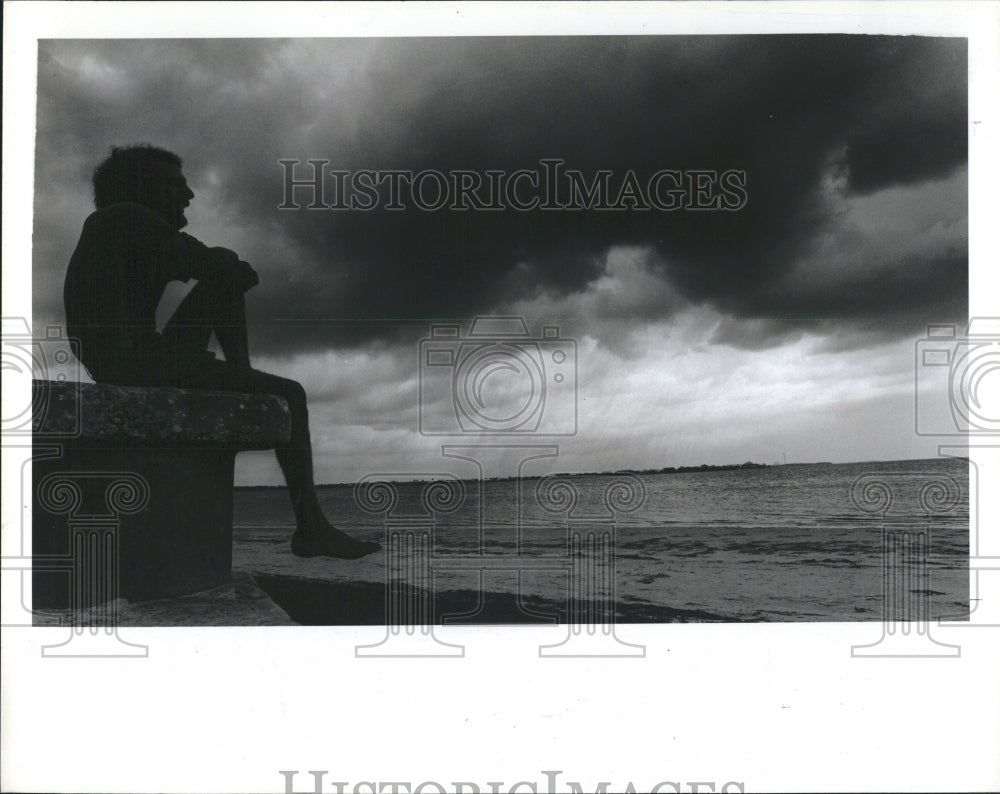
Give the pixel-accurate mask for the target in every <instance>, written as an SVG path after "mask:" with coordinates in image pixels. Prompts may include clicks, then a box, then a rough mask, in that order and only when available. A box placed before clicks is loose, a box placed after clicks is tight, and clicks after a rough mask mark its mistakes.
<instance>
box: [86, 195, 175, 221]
mask: <svg viewBox="0 0 1000 794" xmlns="http://www.w3.org/2000/svg"><path fill="white" fill-rule="evenodd" d="M87 220H88V221H94V222H96V223H100V222H111V221H132V222H137V223H149V224H153V225H156V226H166V225H167V222H166V221H165V220H163V218H161V217H160V216H159V215H157V214H156V213H155V212H153V210H151V209H150V208H149V207H147V206H145V205H144V204H137V203H135V202H134V201H119V202H117V203H115V204H108V205H106V206H104V207H101V208H100V209H97V210H94V212H92V213H91V214H90V217H89V218H87Z"/></svg>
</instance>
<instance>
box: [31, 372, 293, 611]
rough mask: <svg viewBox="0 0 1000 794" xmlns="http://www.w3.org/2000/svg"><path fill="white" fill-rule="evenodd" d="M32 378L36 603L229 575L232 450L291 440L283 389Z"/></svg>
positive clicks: (92, 599)
mask: <svg viewBox="0 0 1000 794" xmlns="http://www.w3.org/2000/svg"><path fill="white" fill-rule="evenodd" d="M33 387H34V397H35V399H34V402H33V408H34V414H33V427H34V436H33V439H32V441H33V453H32V455H33V456H32V466H31V468H32V478H33V486H32V507H33V519H32V543H33V548H32V555H33V576H32V583H33V603H34V605H35V606H36V607H42V608H50V609H73V610H80V609H85V608H87V607H90V606H92V605H94V604H100V603H104V602H107V601H113V600H115V599H118V598H123V599H126V600H128V601H129V602H137V601H144V600H149V599H158V598H170V597H173V596H178V595H184V594H187V593H195V592H199V591H202V590H207V589H210V588H213V587H218V586H220V585H223V584H226V583H227V582H229V581H230V578H231V574H232V556H233V550H232V546H233V542H232V541H233V468H234V463H235V458H236V453H237V452H239V451H240V450H247V449H268V448H271V447H274V446H275V445H276V444H278V443H281V442H283V441H286V440H287V439H288V436H289V434H290V432H291V417H290V414H289V411H288V406H287V405H286V403H285V401H284V400H283V399H282V398H279V397H275V396H271V395H249V394H236V393H230V392H210V391H195V390H187V389H158V388H139V387H124V386H107V385H103V384H100V385H94V384H77V383H58V382H50V381H35V382H34V383H33Z"/></svg>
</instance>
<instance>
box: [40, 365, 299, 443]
mask: <svg viewBox="0 0 1000 794" xmlns="http://www.w3.org/2000/svg"><path fill="white" fill-rule="evenodd" d="M32 404H33V405H34V406H35V416H34V420H35V422H34V430H35V433H36V436H37V435H40V436H45V437H62V438H88V439H95V440H100V441H101V443H103V444H108V445H110V444H114V443H120V444H140V445H143V446H152V445H161V444H164V445H170V444H203V445H206V446H216V447H226V446H229V447H233V448H234V449H241V450H249V449H270V448H271V447H273V446H274V445H275V444H278V443H280V442H282V441H286V440H287V439H288V436H289V434H290V433H291V430H292V420H291V414H290V413H289V411H288V405H287V404H286V403H285V401H284V399H282V398H281V397H276V396H272V395H267V394H238V393H235V392H218V391H197V390H193V389H166V388H162V389H161V388H148V387H138V386H109V385H106V384H100V385H98V384H93V383H66V382H57V381H38V380H36V381H32Z"/></svg>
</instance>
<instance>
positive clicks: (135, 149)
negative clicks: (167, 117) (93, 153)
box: [93, 143, 182, 209]
mask: <svg viewBox="0 0 1000 794" xmlns="http://www.w3.org/2000/svg"><path fill="white" fill-rule="evenodd" d="M157 163H166V164H168V165H176V166H177V167H178V168H179V167H180V166H181V165H182V163H181V158H180V157H178V156H177V155H176V154H174V153H173V152H169V151H167V150H166V149H160V148H159V147H156V146H151V145H150V144H148V143H136V144H133V145H131V146H112V147H111V154H110V155H109V156H108V159H106V160H105V161H104V162H103V163H101V164H100V165H99V166H97V168H95V169H94V177H93V183H94V205H95V206H96V207H97V209H101V208H102V207H107V206H108V205H109V204H117V203H118V202H120V201H132V202H137V203H140V204H141V203H143V199H144V198H145V197H146V196H148V195H149V194H150V192H151V186H152V183H153V180H154V179H155V178H156V175H155V170H156V169H155V166H156V164H157Z"/></svg>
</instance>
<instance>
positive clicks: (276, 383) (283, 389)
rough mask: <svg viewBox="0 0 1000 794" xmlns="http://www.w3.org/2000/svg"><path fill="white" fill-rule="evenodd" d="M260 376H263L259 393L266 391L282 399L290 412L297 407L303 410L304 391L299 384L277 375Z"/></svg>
mask: <svg viewBox="0 0 1000 794" xmlns="http://www.w3.org/2000/svg"><path fill="white" fill-rule="evenodd" d="M260 374H261V375H262V376H263V381H262V382H261V383H260V390H261V391H267V392H270V393H271V394H277V395H278V396H279V397H284V398H285V399H286V400H287V401H288V407H289V408H291V409H292V410H295V409H296V408H299V407H301V408H303V409H304V408H305V406H306V390H305V389H304V388H303V387H302V384H301V383H299V382H298V381H297V380H291V379H290V378H282V377H280V376H278V375H267V374H264V373H260Z"/></svg>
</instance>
